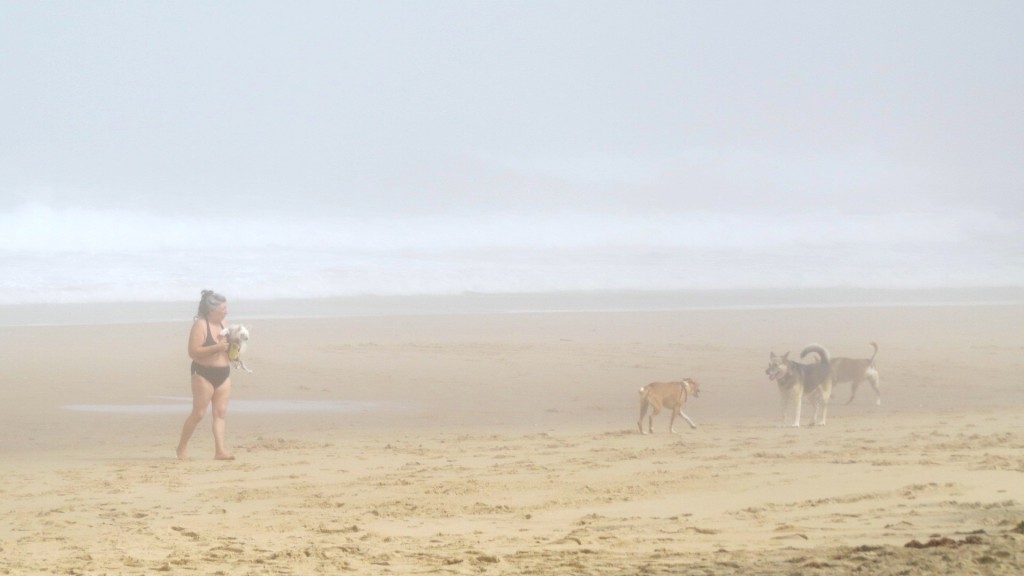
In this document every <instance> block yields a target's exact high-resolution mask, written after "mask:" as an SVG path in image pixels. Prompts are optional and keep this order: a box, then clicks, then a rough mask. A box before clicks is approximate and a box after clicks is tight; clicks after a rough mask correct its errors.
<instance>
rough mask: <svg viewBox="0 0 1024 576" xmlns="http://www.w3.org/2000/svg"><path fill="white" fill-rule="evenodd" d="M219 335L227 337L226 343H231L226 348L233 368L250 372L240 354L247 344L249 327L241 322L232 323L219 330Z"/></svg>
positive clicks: (243, 351)
mask: <svg viewBox="0 0 1024 576" xmlns="http://www.w3.org/2000/svg"><path fill="white" fill-rule="evenodd" d="M220 334H221V336H227V337H228V343H229V344H230V345H231V346H230V347H229V348H228V359H229V360H231V364H233V365H234V367H235V368H241V369H242V370H245V371H246V372H249V373H250V374H251V373H252V370H249V367H248V366H246V365H245V362H243V361H242V355H243V354H245V349H246V347H248V345H249V329H248V328H246V327H245V326H242V325H241V324H232V325H231V326H228V327H227V328H225V329H224V330H222V331H221V333H220Z"/></svg>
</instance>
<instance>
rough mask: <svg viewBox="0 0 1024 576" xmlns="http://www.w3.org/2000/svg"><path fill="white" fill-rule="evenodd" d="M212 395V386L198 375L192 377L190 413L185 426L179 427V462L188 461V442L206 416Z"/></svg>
mask: <svg viewBox="0 0 1024 576" xmlns="http://www.w3.org/2000/svg"><path fill="white" fill-rule="evenodd" d="M213 393H214V390H213V384H210V383H209V382H207V381H206V379H204V378H203V377H202V376H199V375H198V374H193V375H192V413H191V414H189V416H188V418H187V419H186V420H185V425H184V426H182V427H181V440H180V441H178V459H179V460H188V441H189V439H190V438H192V433H193V432H195V431H196V426H198V425H199V422H200V421H202V419H203V416H206V408H207V406H209V405H210V399H211V398H213Z"/></svg>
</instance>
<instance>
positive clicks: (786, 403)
mask: <svg viewBox="0 0 1024 576" xmlns="http://www.w3.org/2000/svg"><path fill="white" fill-rule="evenodd" d="M811 353H814V354H817V355H818V361H817V362H815V363H814V364H801V363H799V362H797V361H795V360H790V359H789V352H786V353H785V354H783V355H782V356H777V355H776V354H775V353H774V352H772V353H771V356H769V357H768V368H767V369H766V370H765V371H764V372H765V374H767V375H768V379H769V380H772V381H774V382H775V383H776V384H778V386H779V395H780V396H781V398H782V425H783V426H787V425H788V426H793V427H795V428H799V427H800V405H801V403H802V401H803V396H804V395H805V394H806V395H808V396H810V397H811V398H812V399H813V401H814V425H815V426H824V425H825V418H826V416H827V413H828V401H829V398H830V397H831V396H832V383H833V378H832V367H831V365H830V363H829V360H830V358H829V355H828V350H825V349H824V348H823V347H821V346H818V345H817V344H809V345H808V346H806V347H804V349H803V350H801V351H800V358H803V357H804V356H807V355H808V354H811ZM790 412H791V413H792V415H793V417H792V418H787V416H788V415H789V413H790Z"/></svg>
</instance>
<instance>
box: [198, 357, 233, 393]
mask: <svg viewBox="0 0 1024 576" xmlns="http://www.w3.org/2000/svg"><path fill="white" fill-rule="evenodd" d="M192 373H193V374H199V375H200V376H202V377H203V378H205V379H206V381H207V382H209V383H210V384H213V387H214V388H217V387H218V386H220V385H221V384H223V383H224V381H225V380H227V379H228V376H231V366H203V365H202V364H196V363H195V361H193V362H192Z"/></svg>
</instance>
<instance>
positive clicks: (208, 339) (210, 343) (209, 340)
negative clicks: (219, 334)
mask: <svg viewBox="0 0 1024 576" xmlns="http://www.w3.org/2000/svg"><path fill="white" fill-rule="evenodd" d="M220 327H221V328H224V324H221V325H220ZM216 343H217V340H216V339H214V337H213V332H212V331H210V319H209V318H207V319H206V340H203V346H213V345H214V344H216Z"/></svg>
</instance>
